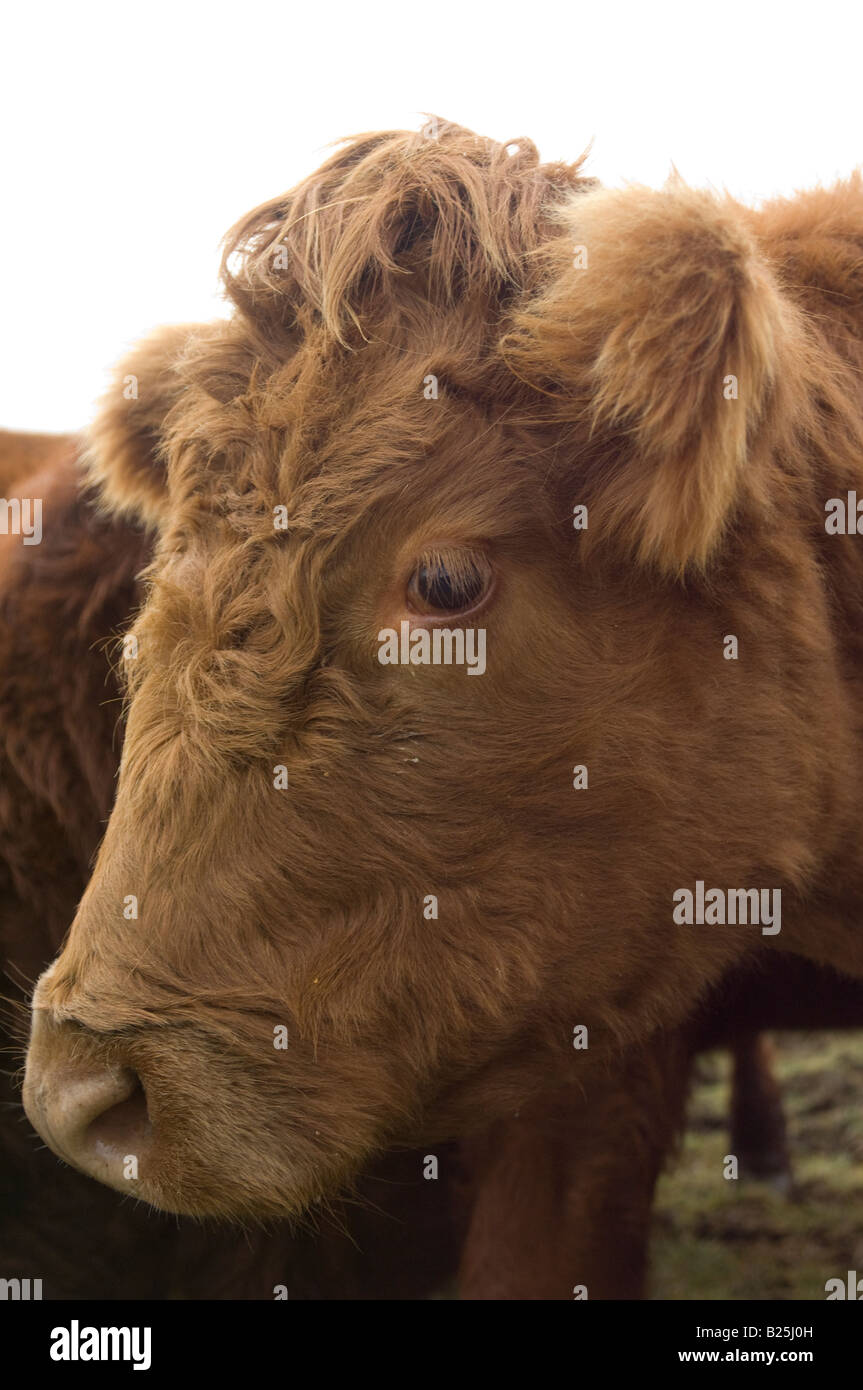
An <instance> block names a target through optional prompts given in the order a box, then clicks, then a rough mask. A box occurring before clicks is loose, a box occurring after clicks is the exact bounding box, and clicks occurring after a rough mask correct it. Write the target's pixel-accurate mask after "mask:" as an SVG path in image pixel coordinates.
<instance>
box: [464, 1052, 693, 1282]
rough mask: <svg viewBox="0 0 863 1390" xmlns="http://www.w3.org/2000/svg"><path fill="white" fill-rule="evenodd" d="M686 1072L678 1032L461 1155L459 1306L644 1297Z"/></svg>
mask: <svg viewBox="0 0 863 1390" xmlns="http://www.w3.org/2000/svg"><path fill="white" fill-rule="evenodd" d="M690 1062H691V1049H690V1047H689V1041H688V1039H687V1038H685V1037H684V1036H683V1034H682V1033H680V1034H672V1035H669V1036H667V1037H662V1038H659V1039H656V1040H654V1043H653V1045H652V1046H650V1047H647V1048H645V1049H643V1050H642V1051H640V1052H638V1053H637V1054H634V1055H632V1056H630V1057H628V1058H627V1059H626V1061H625V1062H624V1063H623V1064H622V1065H621V1067H620V1069H619V1071H618V1072H616V1073H615V1074H614V1075H613V1076H606V1077H605V1078H603V1079H602V1080H599V1079H597V1081H596V1082H595V1083H592V1084H591V1086H590V1088H589V1090H587V1091H585V1090H583V1089H581V1088H576V1087H567V1088H565V1089H563V1090H558V1091H555V1092H553V1093H549V1094H547V1095H545V1096H543V1097H542V1098H541V1099H540V1100H538V1101H534V1102H532V1103H531V1104H529V1105H525V1106H524V1107H523V1108H522V1109H521V1110H520V1111H519V1113H518V1115H517V1116H514V1117H512V1118H511V1119H507V1120H503V1121H499V1122H498V1123H497V1124H495V1125H493V1126H492V1127H491V1129H490V1130H489V1131H488V1133H487V1134H485V1135H484V1136H483V1138H482V1139H481V1140H479V1141H474V1142H472V1143H471V1144H470V1146H466V1160H467V1164H468V1170H469V1173H470V1178H471V1183H472V1188H473V1197H474V1199H473V1207H472V1213H471V1217H470V1223H469V1229H468V1235H467V1239H466V1241H465V1244H464V1247H463V1252H462V1262H461V1269H460V1274H459V1291H460V1296H461V1298H463V1299H573V1298H578V1297H581V1298H583V1297H585V1296H586V1297H587V1298H590V1299H626V1298H641V1297H642V1296H643V1293H644V1281H645V1271H646V1265H647V1243H648V1237H649V1232H650V1215H651V1206H652V1202H653V1192H654V1187H655V1184H656V1179H657V1177H658V1175H659V1172H660V1170H661V1168H662V1164H663V1160H664V1159H665V1157H666V1154H667V1153H668V1151H669V1149H670V1148H671V1146H672V1144H673V1142H674V1139H675V1138H676V1136H677V1134H678V1132H679V1130H680V1128H681V1126H682V1121H683V1113H684V1103H685V1095H686V1081H687V1077H688V1073H689V1068H690Z"/></svg>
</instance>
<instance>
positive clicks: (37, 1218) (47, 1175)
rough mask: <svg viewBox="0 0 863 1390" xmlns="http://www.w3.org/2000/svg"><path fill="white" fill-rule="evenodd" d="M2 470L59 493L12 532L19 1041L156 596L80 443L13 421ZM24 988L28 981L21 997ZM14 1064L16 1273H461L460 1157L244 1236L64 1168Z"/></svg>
mask: <svg viewBox="0 0 863 1390" xmlns="http://www.w3.org/2000/svg"><path fill="white" fill-rule="evenodd" d="M0 470H2V471H0V479H2V484H3V491H4V493H5V494H6V495H7V496H9V495H11V494H12V492H13V490H14V489H15V488H17V489H18V490H19V491H20V492H22V493H23V494H24V495H25V496H28V497H30V498H34V497H38V498H39V499H40V501H41V502H42V504H43V513H44V520H45V526H44V529H43V537H42V540H41V543H40V544H39V545H38V546H33V547H29V546H24V545H23V544H22V543H21V541H20V539H19V538H16V537H14V536H12V535H8V536H0V953H2V960H3V969H4V981H5V988H4V993H5V994H6V995H7V997H8V1003H7V1007H6V1010H5V1012H6V1013H7V1019H8V1021H7V1023H6V1026H5V1027H4V1029H3V1034H4V1045H5V1049H6V1051H7V1054H8V1053H9V1052H10V1051H11V1050H12V1049H13V1048H15V1046H16V1044H18V1045H19V1046H20V1043H21V1042H22V1041H23V1040H24V1039H25V1038H26V1027H25V1026H24V1025H25V1022H26V1011H25V1009H24V1005H23V1002H22V1001H23V999H24V998H25V991H26V993H29V989H30V987H31V986H32V981H33V980H34V979H35V977H36V975H38V973H39V972H40V971H41V970H42V969H43V968H44V966H45V965H46V964H47V963H48V962H49V961H50V959H51V958H52V956H53V955H54V954H55V953H56V951H57V949H58V947H59V945H60V943H61V941H62V938H63V935H64V933H65V931H66V928H67V927H68V924H69V921H70V920H71V917H72V915H73V914H74V910H75V905H76V903H77V901H78V899H79V898H80V896H81V893H82V892H83V889H84V887H85V885H86V882H87V877H88V874H89V870H90V868H91V866H92V859H93V856H94V854H95V851H96V848H97V846H98V843H99V839H100V837H101V834H102V830H103V828H104V822H105V820H106V819H107V816H108V814H109V812H110V808H111V802H112V799H113V792H114V779H115V775H116V768H117V763H118V761H119V756H120V749H121V747H122V720H121V719H120V712H121V708H122V706H121V703H120V700H119V686H118V683H117V666H116V661H115V660H113V659H112V657H113V655H114V652H113V647H114V642H113V639H114V637H115V635H116V633H117V631H119V630H121V629H122V628H123V627H125V626H126V625H127V624H128V623H129V621H130V615H131V614H132V612H133V611H134V609H135V607H136V606H137V604H138V602H139V598H140V594H139V586H138V583H137V573H138V571H139V570H140V569H141V568H142V567H143V566H144V564H145V563H146V561H147V559H148V558H149V552H150V548H151V542H150V538H149V537H148V536H147V535H146V534H145V533H143V532H142V531H141V530H140V528H135V527H134V526H132V525H130V524H129V523H127V522H121V521H119V520H117V519H107V518H105V517H104V516H100V514H99V512H98V509H97V508H96V507H95V506H94V505H93V500H92V498H90V497H89V496H88V494H87V491H86V489H82V486H81V481H82V470H81V461H80V441H79V440H78V439H76V438H75V437H72V436H68V437H65V438H63V437H50V436H49V437H40V436H30V435H21V434H17V433H15V432H11V431H5V432H3V431H0ZM11 991H14V994H11V993H10V992H11ZM14 1081H15V1078H14V1074H13V1073H11V1072H9V1071H8V1069H4V1072H3V1076H2V1083H0V1084H2V1093H3V1094H2V1100H3V1105H2V1107H0V1276H2V1277H12V1278H17V1279H19V1280H20V1279H30V1280H31V1283H32V1281H33V1280H39V1281H40V1289H41V1295H42V1297H44V1298H45V1299H62V1298H111V1299H136V1298H162V1299H176V1298H185V1299H191V1298H199V1299H200V1298H243V1299H272V1298H274V1297H279V1296H280V1295H281V1296H289V1297H290V1298H292V1299H307V1298H351V1299H372V1298H385V1297H386V1298H393V1297H396V1298H417V1297H423V1296H426V1295H428V1294H429V1293H431V1292H433V1291H434V1290H435V1289H437V1288H439V1287H440V1286H441V1285H442V1284H444V1283H445V1281H446V1280H447V1278H449V1277H450V1276H451V1275H452V1274H453V1272H454V1271H455V1268H456V1264H457V1252H458V1230H459V1227H458V1221H459V1204H458V1201H457V1194H456V1186H455V1185H456V1177H457V1170H456V1165H455V1162H454V1155H453V1154H451V1153H448V1152H447V1151H446V1150H445V1149H443V1148H442V1149H441V1150H440V1153H439V1158H440V1173H439V1175H438V1180H437V1182H435V1183H433V1184H430V1183H428V1182H426V1181H425V1180H424V1178H423V1171H422V1159H423V1157H424V1155H417V1154H414V1153H411V1152H405V1153H399V1154H395V1153H393V1154H389V1155H387V1156H385V1157H384V1158H383V1159H382V1160H380V1161H379V1162H378V1163H377V1164H376V1165H375V1167H374V1169H373V1170H372V1171H369V1172H366V1173H365V1174H363V1176H362V1178H361V1179H360V1181H359V1182H358V1183H357V1184H356V1186H355V1188H354V1190H353V1192H352V1193H351V1194H350V1197H351V1200H350V1201H349V1202H347V1203H342V1202H334V1203H333V1204H332V1205H331V1207H330V1209H329V1210H328V1211H325V1212H324V1211H322V1212H320V1213H319V1214H318V1216H317V1218H316V1220H315V1222H314V1223H306V1225H305V1227H303V1226H302V1225H301V1226H299V1227H297V1228H293V1229H292V1228H289V1227H288V1226H285V1225H279V1226H274V1227H273V1228H272V1229H268V1230H266V1231H262V1230H259V1229H250V1230H246V1231H236V1230H234V1231H231V1230H227V1229H225V1228H220V1229H218V1228H215V1227H213V1226H212V1225H209V1226H206V1225H203V1226H202V1225H201V1224H200V1223H196V1222H192V1221H179V1222H178V1221H177V1220H176V1218H169V1217H160V1216H159V1215H158V1214H157V1213H155V1212H154V1211H153V1210H152V1209H151V1208H145V1207H143V1206H141V1205H139V1204H137V1203H129V1202H124V1200H123V1199H122V1198H121V1197H119V1196H118V1195H117V1194H116V1193H114V1192H111V1191H109V1190H108V1189H107V1188H104V1187H102V1186H100V1185H98V1184H96V1183H93V1182H91V1181H90V1180H89V1179H87V1178H86V1177H84V1176H83V1175H82V1174H80V1173H77V1172H75V1171H74V1170H73V1169H71V1168H69V1167H67V1166H65V1165H62V1164H59V1163H58V1162H57V1159H56V1158H55V1156H54V1155H53V1154H52V1153H51V1151H50V1150H48V1149H46V1148H45V1147H44V1146H42V1145H40V1146H39V1148H38V1150H37V1149H36V1148H35V1144H36V1140H35V1138H34V1136H33V1135H32V1134H31V1133H28V1129H27V1127H26V1126H25V1125H23V1124H22V1123H21V1121H22V1118H23V1117H22V1115H21V1112H20V1092H19V1091H18V1090H17V1089H16V1087H15V1085H14Z"/></svg>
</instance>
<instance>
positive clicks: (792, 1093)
mask: <svg viewBox="0 0 863 1390" xmlns="http://www.w3.org/2000/svg"><path fill="white" fill-rule="evenodd" d="M775 1043H776V1047H777V1070H778V1074H779V1076H780V1078H781V1083H782V1092H783V1098H784V1103H785V1112H786V1118H787V1122H788V1137H789V1145H790V1148H791V1158H792V1169H793V1179H794V1181H793V1185H792V1189H791V1192H790V1193H789V1194H788V1195H782V1194H780V1193H779V1192H777V1191H775V1190H774V1189H773V1188H772V1187H770V1186H769V1185H767V1184H765V1183H761V1182H757V1181H754V1180H751V1179H744V1178H740V1179H738V1180H736V1181H735V1180H729V1179H726V1178H725V1177H723V1167H724V1158H725V1155H726V1154H727V1153H728V1152H729V1138H728V1113H729V1078H730V1060H729V1057H728V1055H727V1054H726V1053H721V1052H717V1053H709V1054H707V1055H705V1056H704V1057H702V1058H700V1059H699V1062H698V1070H697V1074H696V1080H695V1084H694V1086H693V1090H692V1095H691V1098H690V1105H689V1121H688V1128H687V1133H686V1138H685V1141H684V1144H683V1148H682V1151H681V1153H680V1155H679V1157H678V1159H677V1162H676V1163H675V1164H674V1166H673V1167H672V1168H671V1169H670V1171H669V1172H668V1173H667V1174H666V1175H665V1176H664V1177H663V1178H662V1179H661V1181H660V1184H659V1188H658V1193H657V1205H656V1212H655V1220H654V1231H653V1240H652V1254H651V1268H652V1279H651V1297H652V1298H657V1299H665V1298H667V1299H697V1298H707V1299H742V1298H752V1299H771V1298H780V1299H806V1298H815V1299H823V1298H825V1296H826V1295H825V1292H824V1285H825V1282H826V1280H827V1279H831V1278H835V1277H838V1278H841V1279H844V1278H845V1275H846V1272H847V1271H848V1270H849V1269H854V1270H857V1271H859V1274H858V1277H863V1033H859V1032H858V1033H854V1032H849V1033H826V1032H825V1033H785V1034H780V1035H777V1037H776V1038H775Z"/></svg>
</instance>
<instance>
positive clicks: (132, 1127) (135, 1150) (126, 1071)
mask: <svg viewBox="0 0 863 1390" xmlns="http://www.w3.org/2000/svg"><path fill="white" fill-rule="evenodd" d="M81 1031H82V1030H81V1029H80V1028H79V1027H78V1026H77V1025H75V1024H71V1023H69V1022H58V1021H57V1020H56V1019H55V1018H54V1016H53V1015H52V1013H51V1011H50V1010H49V1009H45V1008H39V1007H35V1008H34V1009H33V1022H32V1027H31V1035H30V1048H29V1051H28V1054H27V1069H26V1073H25V1077H24V1109H25V1111H26V1113H27V1117H28V1119H29V1120H30V1123H31V1124H32V1125H33V1127H34V1128H35V1129H36V1130H37V1131H38V1133H39V1134H40V1135H41V1136H42V1138H43V1139H44V1140H45V1142H46V1144H48V1146H49V1147H50V1148H51V1149H53V1150H54V1152H55V1153H56V1154H57V1155H59V1157H60V1158H62V1159H65V1161H66V1162H67V1163H69V1164H71V1165H72V1167H74V1168H78V1169H79V1170H80V1171H81V1172H83V1173H86V1174H88V1175H89V1176H90V1177H93V1178H96V1179H97V1180H98V1181H99V1182H103V1183H106V1184H107V1185H108V1186H109V1187H114V1188H116V1189H118V1190H119V1191H120V1192H135V1191H136V1190H137V1189H138V1180H139V1177H143V1176H144V1170H145V1168H146V1165H147V1159H148V1155H149V1152H150V1150H151V1148H152V1142H153V1132H152V1127H151V1125H150V1119H149V1116H148V1113H147V1099H146V1095H145V1093H144V1089H143V1087H142V1085H141V1082H140V1080H139V1078H138V1076H137V1075H136V1073H135V1072H134V1071H132V1070H131V1069H130V1068H128V1067H123V1066H119V1065H112V1064H108V1063H105V1062H104V1061H101V1060H100V1059H99V1057H98V1055H97V1051H96V1050H94V1049H93V1048H92V1047H91V1046H90V1045H88V1040H87V1039H86V1037H82V1036H81Z"/></svg>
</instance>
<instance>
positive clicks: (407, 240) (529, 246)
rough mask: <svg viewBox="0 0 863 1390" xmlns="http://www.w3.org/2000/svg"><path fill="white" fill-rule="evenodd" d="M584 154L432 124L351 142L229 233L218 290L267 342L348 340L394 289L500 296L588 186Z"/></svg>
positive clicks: (446, 301)
mask: <svg viewBox="0 0 863 1390" xmlns="http://www.w3.org/2000/svg"><path fill="white" fill-rule="evenodd" d="M584 157H585V156H584V155H582V157H581V158H580V159H578V160H576V161H575V163H573V164H564V163H554V164H541V163H540V161H539V156H538V154H537V151H536V147H535V146H534V145H533V144H532V143H531V141H529V140H516V141H510V142H508V143H506V144H500V143H498V142H497V141H495V140H490V139H486V138H484V137H482V136H479V135H475V134H474V133H473V132H472V131H470V130H466V129H465V128H464V127H462V126H459V125H454V124H451V123H450V122H447V121H443V120H439V119H437V118H435V117H431V118H430V119H429V121H428V122H427V124H426V126H424V127H423V131H422V132H420V133H419V134H417V133H415V132H406V131H382V132H376V133H372V134H367V135H358V136H355V137H353V138H351V139H349V140H348V141H347V142H346V143H344V145H343V147H342V148H340V149H339V150H338V152H337V153H336V154H334V155H333V156H332V157H331V158H330V159H329V160H328V161H327V162H326V163H325V164H324V165H322V167H321V168H320V169H318V170H317V171H316V172H315V173H314V174H312V175H311V176H310V177H309V178H307V179H305V180H304V181H303V182H302V183H300V184H299V185H298V186H297V187H296V188H295V189H294V190H293V191H292V192H290V193H287V194H284V195H283V196H281V197H278V198H274V199H272V200H271V201H269V202H266V203H263V204H262V205H261V206H260V207H258V208H255V209H254V211H252V212H250V213H249V214H248V216H246V217H244V218H242V220H241V221H240V222H238V223H237V224H236V226H235V227H233V228H232V230H231V231H230V232H229V233H228V235H227V237H226V238H225V245H224V256H223V260H222V276H223V280H224V283H225V286H226V289H227V293H228V295H229V297H230V298H231V300H232V301H233V302H234V304H235V305H236V306H237V308H238V309H239V311H240V313H241V314H242V315H243V316H244V318H245V319H246V320H247V321H248V324H249V326H250V328H251V330H252V331H253V332H254V333H256V334H257V335H258V337H259V340H260V341H261V342H262V343H266V344H267V345H272V344H273V342H274V341H278V339H279V338H283V337H284V336H285V335H286V334H287V335H291V334H292V333H294V332H296V331H297V330H298V329H299V330H300V331H303V329H304V328H306V327H308V326H309V325H310V324H322V325H323V326H324V327H325V329H326V331H327V333H328V334H329V335H330V336H331V338H332V339H333V340H335V341H336V342H338V343H341V344H342V345H345V346H349V345H351V342H352V341H354V342H356V341H360V342H361V341H362V339H363V338H364V336H365V334H366V331H367V330H368V328H369V323H368V322H367V316H370V317H371V318H374V317H376V316H381V315H384V314H385V313H386V309H387V308H389V309H390V311H392V306H393V305H394V304H397V303H398V300H399V297H400V296H405V295H408V296H410V295H414V296H416V295H419V296H420V297H422V298H423V299H424V300H426V301H428V302H430V303H431V304H433V305H442V306H448V305H450V304H452V303H453V302H455V301H456V300H458V299H460V298H463V297H466V298H469V299H470V300H471V302H473V301H474V300H476V299H478V298H481V299H482V300H484V301H485V302H488V301H489V300H491V301H495V300H505V299H506V298H507V297H508V296H509V295H511V294H514V293H517V292H519V291H520V290H522V289H523V288H524V286H525V283H526V277H527V275H528V272H529V264H530V259H531V256H532V254H533V253H534V252H535V251H536V250H537V248H538V247H539V245H540V244H541V242H542V241H543V239H544V238H545V237H546V236H547V235H548V234H549V230H550V225H549V221H548V214H549V212H550V210H551V209H553V208H554V207H556V206H560V204H561V203H562V202H563V201H564V200H565V199H566V198H567V197H569V196H570V195H571V194H572V192H573V191H574V190H577V189H580V188H587V187H589V186H592V184H593V180H591V179H587V178H584V177H583V176H582V175H581V173H580V170H581V166H582V164H583V161H584Z"/></svg>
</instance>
